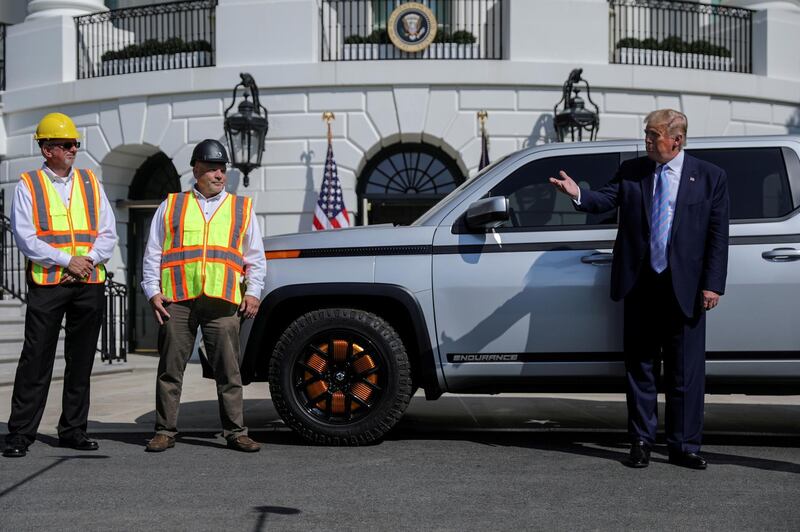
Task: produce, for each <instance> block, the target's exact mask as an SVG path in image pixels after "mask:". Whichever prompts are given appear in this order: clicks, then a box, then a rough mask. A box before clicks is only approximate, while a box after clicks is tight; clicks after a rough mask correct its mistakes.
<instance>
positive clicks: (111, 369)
mask: <svg viewBox="0 0 800 532" xmlns="http://www.w3.org/2000/svg"><path fill="white" fill-rule="evenodd" d="M65 366H66V361H65V360H64V358H63V357H61V358H56V360H55V363H54V364H53V380H54V381H61V380H64V367H65ZM131 371H133V367H132V366H131V365H130V364H128V363H126V362H114V363H113V364H109V363H107V362H101V361H100V355H97V358H96V359H95V361H94V365H93V366H92V377H93V378H95V377H102V376H105V375H117V374H119V373H130V372H131ZM16 373H17V365H16V364H0V386H11V385H13V384H14V377H15V376H16Z"/></svg>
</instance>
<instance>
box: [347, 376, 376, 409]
mask: <svg viewBox="0 0 800 532" xmlns="http://www.w3.org/2000/svg"><path fill="white" fill-rule="evenodd" d="M350 392H351V393H352V394H353V395H355V396H356V397H358V398H359V399H361V400H362V401H364V402H365V403H366V402H367V401H368V400H369V398H370V396H371V395H372V389H371V388H370V387H369V386H367V385H366V384H364V383H363V382H357V383H355V384H354V385H353V386H352V387H350ZM359 406H361V405H360V404H358V403H353V410H355V409H356V408H358V407H359Z"/></svg>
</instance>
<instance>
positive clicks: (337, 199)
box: [313, 140, 350, 231]
mask: <svg viewBox="0 0 800 532" xmlns="http://www.w3.org/2000/svg"><path fill="white" fill-rule="evenodd" d="M340 227H350V219H349V218H348V217H347V208H345V206H344V198H342V184H341V183H340V182H339V173H338V171H337V170H336V161H335V160H334V158H333V144H332V143H331V142H330V140H329V141H328V156H327V157H326V158H325V174H324V175H323V176H322V188H321V189H320V191H319V199H318V200H317V207H316V209H314V227H313V230H314V231H323V230H325V229H339V228H340Z"/></svg>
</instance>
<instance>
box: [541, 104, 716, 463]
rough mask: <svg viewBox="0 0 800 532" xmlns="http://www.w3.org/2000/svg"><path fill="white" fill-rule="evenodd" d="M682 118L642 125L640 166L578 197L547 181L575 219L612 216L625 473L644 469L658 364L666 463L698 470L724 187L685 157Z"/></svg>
mask: <svg viewBox="0 0 800 532" xmlns="http://www.w3.org/2000/svg"><path fill="white" fill-rule="evenodd" d="M686 128H687V121H686V116H685V115H684V114H683V113H681V112H678V111H674V110H672V109H662V110H658V111H653V112H652V113H650V114H649V115H648V116H647V118H646V120H645V146H646V149H647V157H642V158H639V159H635V160H631V161H626V162H625V163H623V164H622V165H621V166H620V169H619V171H618V172H617V175H616V176H615V177H614V178H613V179H612V180H611V181H610V182H609V183H608V184H607V185H605V186H603V187H602V188H600V189H598V190H595V191H591V190H581V189H580V188H579V187H578V185H577V184H576V183H575V181H573V180H572V179H571V178H570V177H569V175H567V173H566V172H564V171H561V172H560V178H552V177H551V178H550V182H551V183H552V184H553V185H554V186H555V187H556V188H557V189H558V190H560V191H561V192H563V193H565V194H567V195H569V196H570V197H571V198H572V199H573V201H574V202H575V205H576V208H577V209H578V210H582V211H586V212H592V213H599V212H605V211H608V210H611V209H614V208H618V209H619V211H618V212H619V229H618V232H617V240H616V242H615V243H614V259H613V262H612V267H611V298H612V299H614V300H615V301H619V300H622V299H624V300H625V310H624V327H625V332H624V349H625V369H626V373H627V402H628V433H629V435H630V437H631V440H632V446H631V452H630V457H629V459H628V461H627V465H629V466H631V467H647V465H648V464H649V462H650V449H651V448H652V446H653V443H654V441H655V436H656V428H657V426H658V419H657V404H656V394H657V390H656V378H657V376H658V374H659V370H660V366H661V361H662V360H663V363H664V383H663V384H664V392H665V394H666V420H665V429H666V436H667V447H668V449H669V461H670V462H671V463H673V464H677V465H681V466H684V467H690V468H692V469H705V468H706V465H707V464H706V460H705V459H704V458H703V457H702V456H700V455H699V454H698V452H699V450H700V444H701V439H702V432H703V399H704V393H705V341H706V338H705V337H706V334H705V333H706V316H705V313H706V311H708V310H711V309H713V308H714V307H716V306H717V303H719V297H720V295H722V294H723V293H724V292H725V278H726V276H727V267H728V210H729V199H728V183H727V177H726V175H725V172H724V171H723V170H722V169H720V168H718V167H716V166H714V165H712V164H709V163H706V162H704V161H701V160H699V159H696V158H694V157H692V156H691V155H688V154H686V153H685V152H684V151H683V146H684V145H685V143H686Z"/></svg>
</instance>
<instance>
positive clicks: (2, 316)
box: [0, 299, 25, 324]
mask: <svg viewBox="0 0 800 532" xmlns="http://www.w3.org/2000/svg"><path fill="white" fill-rule="evenodd" d="M20 317H22V318H24V317H25V304H24V303H23V302H22V301H20V300H19V299H2V300H0V324H2V323H3V322H4V321H5V320H6V319H7V318H20Z"/></svg>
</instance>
